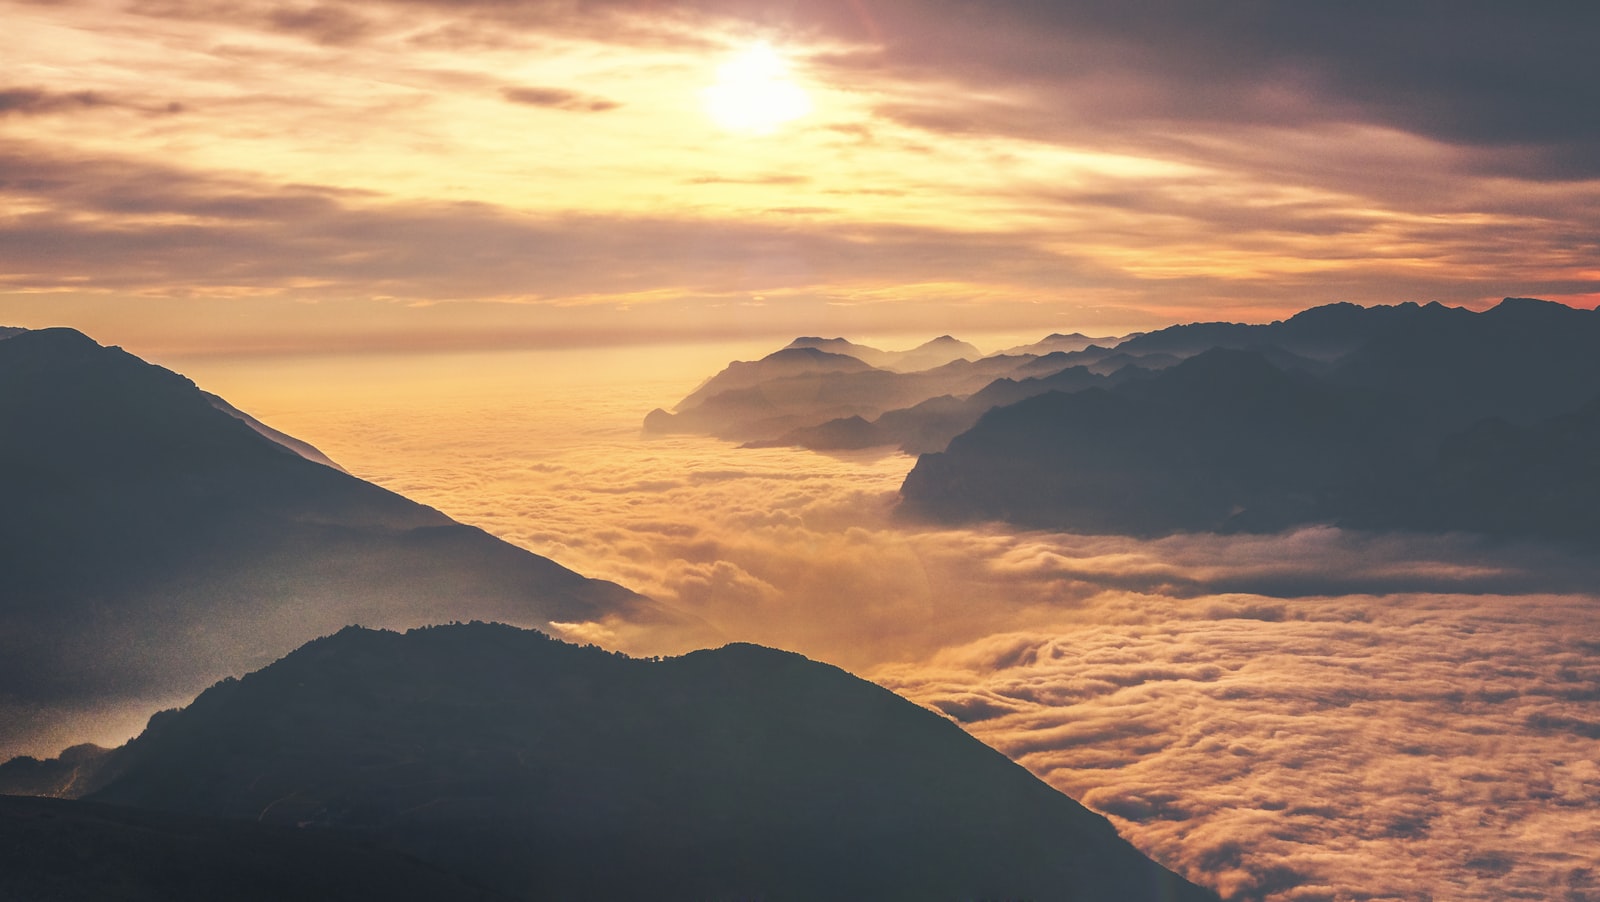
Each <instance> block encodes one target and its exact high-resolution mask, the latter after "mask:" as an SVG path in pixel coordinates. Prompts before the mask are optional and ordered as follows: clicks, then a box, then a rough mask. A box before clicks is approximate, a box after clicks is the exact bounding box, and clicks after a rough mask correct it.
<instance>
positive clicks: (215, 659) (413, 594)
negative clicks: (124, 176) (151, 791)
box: [0, 329, 654, 755]
mask: <svg viewBox="0 0 1600 902" xmlns="http://www.w3.org/2000/svg"><path fill="white" fill-rule="evenodd" d="M0 423H4V430H3V431H0V498H4V503H3V504H0V587H3V591H0V719H4V720H5V721H6V722H7V723H8V725H9V726H10V727H11V729H8V730H7V731H6V735H5V736H4V737H0V754H5V755H9V754H14V753H16V752H19V751H27V750H29V747H28V746H27V743H28V742H29V737H30V736H31V735H32V734H33V733H34V732H35V731H36V729H37V728H40V727H42V726H43V725H44V724H47V723H48V722H49V721H50V720H51V719H52V718H56V717H59V716H63V715H62V712H63V711H65V710H67V709H73V708H77V707H82V706H85V705H95V706H100V705H103V704H104V703H106V702H107V701H108V700H112V699H117V698H128V699H143V700H146V701H148V700H153V699H157V698H163V699H170V698H172V697H174V696H178V697H182V696H184V695H189V694H192V693H193V692H195V691H197V690H198V689H199V688H201V687H203V686H205V685H208V684H210V683H211V682H213V681H215V680H216V679H217V678H219V677H221V676H224V675H227V674H231V673H239V672H242V671H244V670H247V669H249V668H251V667H258V666H261V665H262V664H264V663H267V662H270V661H272V660H274V659H276V658H278V657H280V656H281V655H283V654H284V653H286V652H287V651H289V650H290V649H293V648H295V647H296V646H298V645H299V644H301V643H302V642H304V641H306V640H307V639H309V638H311V637H313V636H316V635H320V634H325V633H327V632H330V631H332V630H334V629H338V628H339V627H341V626H343V625H345V624H347V623H350V622H357V621H359V622H363V623H369V624H374V625H384V626H395V627H405V626H412V625H419V624H423V623H433V622H438V621H439V620H441V619H450V618H463V619H465V618H474V617H477V618H485V619H487V618H494V619H499V620H506V621H511V622H517V623H522V624H527V625H544V624H546V623H548V622H549V621H550V620H561V621H570V620H584V619H590V618H594V617H598V616H600V615H603V614H604V613H606V612H609V611H616V610H621V609H628V610H636V611H639V612H641V613H646V614H647V615H648V612H650V611H652V610H654V605H653V603H651V602H649V601H648V600H647V599H643V598H641V597H640V596H637V595H634V594H633V593H631V592H629V591H627V590H626V589H623V588H621V587H620V586H617V585H614V584H612V583H606V582H599V581H595V580H589V579H585V578H584V577H582V576H579V575H578V574H576V573H573V572H572V571H570V570H567V569H566V568H564V567H561V566H559V565H557V564H555V563H554V562H552V561H549V560H546V559H545V558H541V557H539V556H537V555H534V554H531V553H529V552H526V551H523V550H522V549H519V548H516V547H514V546H512V545H509V544H507V543H505V542H502V541H500V540H499V539H496V538H494V537H492V536H490V535H488V534H487V533H484V532H482V531H481V530H478V529H475V528H473V527H469V526H463V525H461V524H459V523H456V522H454V521H453V520H451V519H450V518H449V517H446V516H445V515H443V514H441V513H440V512H438V511H436V510H433V509H432V508H429V507H424V506H423V505H420V504H416V503H415V502H412V501H409V500H407V499H405V498H402V497H400V496H399V495H396V494H394V493H392V492H389V491H387V490H385V489H382V488H379V487H378V486H375V485H372V484H370V483H366V482H363V481H361V480H359V479H355V478H353V477H351V476H349V475H347V474H345V473H342V472H340V471H338V470H336V469H333V468H330V467H328V466H324V465H321V464H318V463H314V462H311V461H309V460H306V459H305V458H303V457H301V456H300V455H298V454H295V453H293V452H292V451H290V450H288V449H286V448H285V447H284V446H283V445H282V444H280V443H278V442H276V441H272V440H269V439H267V438H265V437H263V436H262V435H261V434H259V433H258V432H257V431H255V430H254V429H252V428H251V427H250V426H249V425H247V424H246V423H245V422H242V421H241V420H240V419H238V418H236V417H234V416H231V415H229V414H227V413H224V412H223V411H221V410H219V409H217V407H216V406H215V405H214V403H213V401H212V400H211V399H210V397H209V396H207V395H206V394H205V393H203V392H201V391H200V390H199V389H197V388H196V387H195V386H194V385H193V384H192V383H191V382H189V380H187V379H185V378H183V377H182V376H179V375H177V374H175V373H172V372H170V371H168V370H164V369H162V368H160V367H156V366H152V365H150V364H147V363H144V362H143V361H141V360H139V359H138V358H136V357H133V356H132V355H129V354H127V353H125V352H123V351H121V350H119V349H116V348H104V347H101V346H100V345H97V344H95V343H94V342H93V341H91V340H90V339H88V338H86V337H85V336H83V335H82V334H80V333H78V332H74V331H72V330H69V329H44V330H38V331H28V332H23V333H21V334H18V335H14V336H12V337H11V338H8V339H5V340H4V341H0Z"/></svg>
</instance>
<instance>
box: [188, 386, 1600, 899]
mask: <svg viewBox="0 0 1600 902" xmlns="http://www.w3.org/2000/svg"><path fill="white" fill-rule="evenodd" d="M517 360H518V358H516V357H515V356H514V355H513V356H507V357H506V358H503V359H502V361H501V364H500V365H498V366H497V367H489V368H487V369H484V370H475V371H474V372H473V373H472V374H470V375H467V374H461V373H456V374H454V375H451V374H449V373H446V372H443V371H437V372H436V371H434V370H431V369H429V367H430V366H442V365H443V364H440V363H434V364H426V363H421V362H417V361H412V362H410V363H408V364H406V365H407V366H408V367H412V368H414V369H410V370H407V371H406V372H404V373H392V374H390V377H389V378H388V379H387V381H385V380H381V379H375V381H373V382H372V383H370V385H369V387H368V389H369V390H358V389H359V387H354V388H351V389H349V390H347V391H346V392H345V393H344V394H340V393H339V392H337V391H335V392H323V393H322V394H320V395H319V396H318V397H319V398H320V400H319V401H318V402H317V403H316V404H314V405H312V404H308V403H306V402H305V401H304V400H303V399H300V398H299V396H291V393H290V388H291V387H292V382H293V380H287V381H285V380H283V379H280V380H279V381H278V383H277V384H278V386H279V389H278V391H279V392H280V393H279V394H276V395H274V394H271V393H264V394H263V395H262V397H261V398H260V403H261V404H262V405H265V407H266V408H267V409H265V410H261V409H256V408H252V407H251V406H249V404H248V403H246V402H247V401H248V400H249V399H241V398H239V397H230V400H233V401H234V402H235V403H236V404H239V406H241V407H244V408H245V409H247V410H251V411H252V412H253V413H257V415H258V416H261V417H262V418H263V419H265V420H267V421H268V422H269V423H271V424H272V425H274V426H276V427H278V428H282V429H285V430H286V431H288V432H290V433H292V434H296V435H299V436H300V437H303V438H307V439H310V440H311V441H313V442H314V443H316V444H318V445H319V446H321V447H322V449H323V450H324V451H327V452H328V453H329V454H331V455H332V456H333V457H334V459H336V460H338V461H339V462H340V463H342V464H343V465H344V466H346V467H347V468H349V469H351V470H352V471H353V472H356V473H357V474H358V475H362V476H365V477H367V478H371V479H373V480H374V481H377V482H380V483H382V484H384V485H386V486H388V487H390V488H393V489H395V490H397V491H400V492H401V493H403V494H406V495H408V496H410V497H413V498H416V499H418V500H420V501H424V502H425V503H429V504H432V505H434V506H436V507H439V508H440V509H442V510H444V511H445V512H446V513H448V514H450V515H451V516H454V517H456V518H457V519H460V520H463V521H465V522H468V523H473V524H475V525H479V526H482V527H484V528H486V529H488V530H489V531H491V532H493V533H496V534H498V535H501V536H503V537H505V538H507V539H509V540H511V541H514V542H516V543H518V544H521V545H523V546H524V547H527V548H529V549H531V550H534V551H536V552H538V553H541V554H545V555H548V556H550V557H553V558H555V559H556V560H558V561H560V562H561V563H563V564H566V565H567V566H570V567H573V568H574V569H577V570H579V571H580V572H583V573H585V574H588V575H591V576H599V577H605V578H608V579H614V580H616V581H618V582H621V583H624V584H626V585H628V586H629V587H631V588H634V589H636V590H638V591H641V592H644V593H646V594H649V595H652V596H654V597H656V598H657V599H659V600H661V601H664V602H667V603H669V604H672V605H675V606H677V607H679V608H680V609H682V610H684V611H685V612H687V613H691V614H693V615H695V617H696V618H698V620H699V621H700V622H701V623H703V624H704V625H703V627H699V628H682V629H679V630H677V631H675V632H674V633H671V634H667V633H663V632H662V631H661V628H660V627H659V626H656V625H651V624H636V623H630V622H627V621H625V620H620V619H612V620H608V621H604V622H595V623H574V624H564V625H562V626H561V631H562V632H563V633H564V634H565V635H566V636H567V637H568V638H571V639H575V640H583V641H595V642H599V643H601V644H604V645H607V646H610V647H615V648H621V649H623V650H627V651H630V652H634V653H640V654H658V653H672V652H676V651H682V650H685V649H687V648H690V647H694V646H698V645H706V644H718V643H721V642H724V641H733V640H740V641H753V642H759V643H762V644H767V645H773V646H779V647H784V648H789V649H793V650H796V651H800V652H802V653H804V654H807V655H810V656H811V657H814V658H817V659H820V660H826V661H830V662H833V663H837V664H840V665H841V666H845V667H847V668H848V669H850V670H852V671H854V672H856V673H858V674H861V675H863V676H866V677H868V678H871V679H874V680H876V681H878V682H880V683H883V684H884V685H886V686H889V687H890V688H892V689H894V690H896V691H898V692H900V693H902V694H904V695H906V696H908V697H910V698H912V699H914V700H916V701H918V702H920V703H922V704H925V705H927V706H929V707H932V708H934V709H936V710H939V711H942V712H944V713H945V714H946V715H948V716H950V717H951V718H953V719H955V720H956V721H958V722H960V723H961V724H962V725H963V726H964V727H965V728H966V729H968V730H969V731H970V732H972V733H973V734H974V735H976V736H977V737H979V738H980V739H982V740H984V741H985V742H988V743H990V744H991V745H994V746H995V747H997V748H999V749H1001V750H1002V751H1004V752H1005V753H1007V754H1008V755H1010V756H1012V757H1013V758H1015V759H1016V760H1018V761H1020V762H1021V763H1022V764H1024V765H1025V766H1027V767H1028V768H1030V769H1031V770H1033V771H1034V772H1035V773H1037V774H1039V775H1040V776H1041V777H1042V778H1044V779H1045V780H1047V781H1049V782H1050V783H1051V784H1053V785H1055V786H1057V787H1059V788H1060V789H1062V790H1063V791H1065V792H1067V793H1068V794H1070V795H1072V796H1073V797H1075V798H1077V799H1079V800H1081V801H1083V802H1084V803H1085V804H1087V805H1089V806H1090V807H1092V808H1095V809H1096V810H1098V811H1100V812H1102V813H1104V814H1106V815H1108V816H1109V817H1111V818H1112V820H1113V822H1114V823H1115V824H1116V826H1117V828H1118V829H1119V830H1120V831H1122V832H1123V833H1124V835H1126V836H1128V837H1129V838H1130V839H1131V840H1133V841H1134V842H1135V843H1136V844H1137V845H1139V846H1140V847H1141V848H1143V849H1145V850H1146V851H1148V852H1150V853H1151V854H1153V855H1154V856H1156V857H1157V858H1159V859H1160V860H1162V861H1163V862H1165V863H1167V864H1169V865H1171V866H1173V867H1175V868H1177V869H1179V870H1181V871H1183V872H1184V873H1186V874H1187V875H1189V876H1190V877H1192V878H1194V879H1196V880H1198V881H1201V882H1203V883H1207V884H1209V885H1212V886H1215V887H1217V888H1218V889H1220V890H1222V891H1223V892H1224V894H1225V895H1227V896H1229V897H1231V898H1236V899H1243V900H1253V899H1262V900H1266V899H1271V900H1311V899H1339V900H1357V899H1380V898H1403V899H1473V900H1477V899H1481V900H1504V899H1521V898H1525V899H1568V900H1582V899H1600V856H1597V854H1596V852H1595V850H1596V849H1600V614H1597V605H1600V595H1597V593H1596V591H1595V587H1596V586H1600V581H1597V580H1596V577H1597V576H1600V565H1597V564H1596V563H1595V562H1593V561H1591V560H1589V559H1588V558H1586V557H1585V556H1584V555H1583V554H1581V553H1577V552H1571V551H1563V550H1560V549H1552V548H1546V547H1540V546H1537V545H1529V544H1518V543H1503V542H1502V543H1490V542H1486V541H1484V540H1481V539H1476V538H1472V537H1468V536H1431V537H1429V536H1408V535H1378V534H1362V533H1351V532H1345V531H1341V530H1337V529H1331V528H1309V529H1302V530H1297V531H1294V532H1290V533H1286V534H1281V535H1272V536H1226V537H1225V536H1210V535H1206V536H1175V537H1170V538H1166V539H1159V540H1136V539H1129V538H1123V537H1106V536H1075V535H1065V534H1050V533H1038V532H1032V533H1019V532H1015V531H1012V530H1008V529H1006V528H1003V527H1001V526H999V525H989V526H985V527H982V528H970V529H948V528H939V527H935V526H930V525H926V524H916V523H909V522H903V521H902V520H901V519H900V518H898V517H897V515H896V512H895V501H896V494H895V492H896V489H897V487H898V484H899V481H900V479H901V478H902V477H903V475H904V473H905V472H906V470H907V469H908V468H909V466H910V464H911V460H910V459H909V458H906V457H903V456H899V455H873V454H860V455H851V456H843V457H830V456H825V455H819V454H814V453H810V452H802V451H793V450H787V449H762V450H751V449H740V448H736V447H734V446H732V445H729V444H726V443H722V442H717V441H713V440H709V439H702V438H697V437H669V438H657V439H646V438H644V437H642V436H641V435H640V434H639V428H638V427H639V421H640V419H642V416H643V414H644V413H645V412H646V411H648V410H649V409H650V408H651V407H654V406H667V405H670V403H671V402H672V401H674V400H676V398H678V397H681V396H682V395H683V394H684V393H686V392H687V391H688V390H689V389H691V388H693V382H692V381H687V382H686V381H685V377H684V375H683V374H684V373H685V372H687V370H682V371H672V372H671V373H665V372H663V371H660V370H646V371H643V372H644V375H640V371H638V370H635V371H634V374H633V375H631V376H626V377H625V376H624V375H616V374H615V373H614V371H612V370H607V371H606V372H612V373H613V375H612V376H610V377H608V378H601V379H596V378H590V379H587V380H586V379H579V378H572V379H568V380H565V381H561V380H558V381H556V382H554V383H553V382H552V381H551V380H550V379H549V378H548V374H547V373H545V372H544V371H543V370H541V368H540V366H539V365H536V363H535V362H532V361H523V362H522V363H520V364H516V361H517ZM514 364H515V365H514ZM368 365H369V366H370V365H371V364H370V363H369V364H368ZM417 368H420V369H417ZM713 368H714V365H713V366H710V367H702V369H701V375H704V374H705V372H709V370H710V369H713ZM407 380H411V382H413V383H414V384H415V386H416V390H415V391H410V392H407V391H404V390H399V391H397V390H396V389H397V388H399V389H404V387H405V385H406V384H407ZM319 381H320V383H321V384H326V382H325V381H323V380H316V379H312V378H310V377H309V376H308V377H307V382H308V384H310V383H314V382H319ZM201 383H202V385H204V384H205V380H204V379H202V380H201ZM246 384H248V383H247V382H241V383H240V385H241V388H243V387H244V386H245V385H246ZM486 384H487V385H489V386H491V389H485V388H484V386H485V385H486ZM379 386H383V388H382V389H381V390H380V389H379ZM224 394H226V392H224Z"/></svg>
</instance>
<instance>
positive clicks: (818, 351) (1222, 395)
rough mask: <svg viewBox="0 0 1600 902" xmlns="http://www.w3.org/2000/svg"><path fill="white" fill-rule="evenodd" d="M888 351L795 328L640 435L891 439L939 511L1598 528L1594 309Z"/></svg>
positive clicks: (1560, 531)
mask: <svg viewBox="0 0 1600 902" xmlns="http://www.w3.org/2000/svg"><path fill="white" fill-rule="evenodd" d="M941 342H942V344H941ZM952 342H953V340H951V341H946V340H945V339H940V340H938V341H937V342H934V343H930V345H933V346H936V347H941V348H944V349H945V350H946V351H954V349H955V347H956V346H955V345H954V344H953V343H952ZM924 347H925V348H926V347H929V346H928V345H925V346H924ZM967 347H968V348H970V346H967ZM802 355H803V356H802ZM887 360H888V358H887V357H886V356H884V352H881V351H877V350H875V349H871V348H863V347H862V346H860V345H856V344H854V343H852V342H849V341H847V340H845V339H827V340H824V339H816V338H802V339H797V340H796V341H795V342H794V343H792V344H791V345H790V346H789V347H788V348H786V349H784V350H781V351H778V352H776V353H774V354H772V355H769V356H768V357H766V358H764V359H762V360H760V361H756V362H754V363H734V364H730V365H729V366H728V368H727V369H725V370H724V371H723V372H722V373H719V374H718V375H717V376H715V377H713V378H712V379H710V380H709V381H708V382H707V383H706V384H705V385H703V386H702V387H701V388H700V389H698V390H697V391H695V392H694V393H692V394H691V395H689V396H688V397H686V398H685V399H684V400H683V401H681V402H680V403H679V404H678V405H677V406H676V407H675V408H674V412H673V413H668V412H666V411H664V410H656V411H652V412H651V413H650V415H649V416H648V417H646V420H645V431H646V432H647V433H666V432H692V433H701V434H707V435H713V436H717V437H720V438H724V439H730V440H734V441H740V442H744V443H746V444H748V445H751V446H761V447H769V446H795V447H801V448H809V449H812V450H817V451H854V450H860V449H867V448H897V449H899V450H901V451H904V452H906V453H909V454H915V455H919V459H918V460H917V463H916V465H915V467H914V468H913V469H912V470H911V472H910V473H909V474H908V476H907V478H906V481H905V484H904V486H903V487H902V489H901V495H902V498H903V503H902V505H901V511H902V513H903V514H904V515H907V516H911V517H921V518H932V519H936V520H941V521H945V522H969V521H974V520H985V519H998V520H1006V521H1010V522H1012V523H1016V524H1019V525H1023V526H1028V527H1043V528H1058V529H1071V530H1081V531H1090V532H1111V533H1126V534H1132V535H1164V534H1168V533H1173V532H1186V531H1276V530H1280V529H1284V528H1288V527H1291V526H1296V525H1300V524H1306V523H1334V524H1340V525H1344V526H1350V527H1360V528H1371V529H1401V530H1422V531H1429V532H1439V531H1452V530H1462V531H1471V532H1479V533H1485V534H1489V535H1505V536H1532V537H1543V538H1560V539H1581V540H1583V541H1589V540H1592V539H1595V538H1600V513H1597V512H1600V487H1597V484H1600V472H1597V471H1596V466H1600V464H1595V463H1591V462H1592V461H1600V440H1597V439H1596V437H1595V435H1594V431H1595V429H1596V428H1597V427H1596V426H1595V419H1596V417H1597V415H1600V414H1597V411H1600V406H1597V405H1600V313H1596V312H1594V311H1590V310H1577V309H1574V308H1571V307H1567V306H1564V305H1561V304H1555V303H1551V302H1549V301H1541V300H1537V299H1532V298H1506V299H1505V300H1504V301H1502V302H1501V303H1500V304H1499V305H1497V306H1495V307H1494V308H1492V309H1490V310H1487V311H1484V312H1482V313H1476V312H1473V311H1470V310H1466V309H1462V308H1458V307H1446V306H1444V305H1441V304H1438V303H1430V304H1426V305H1418V304H1412V303H1407V304H1398V305H1394V306H1377V307H1359V306H1356V305H1354V304H1330V305H1326V306H1322V307H1315V308H1312V309H1310V310H1306V311H1304V312H1302V313H1299V314H1297V315H1295V316H1293V317H1290V318H1289V319H1286V320H1282V321H1279V322H1274V323H1267V324H1259V325H1257V324H1241V323H1221V322H1218V323H1191V324H1186V325H1178V326H1173V327H1171V328H1167V329H1161V330H1158V331H1154V332H1148V333H1140V334H1135V335H1129V336H1124V337H1122V338H1117V339H1094V338H1090V337H1088V336H1083V335H1078V334H1074V335H1052V336H1049V337H1047V338H1045V339H1044V340H1042V341H1040V342H1037V343H1035V344H1032V345H1022V346H1019V347H1015V348H1010V349H1008V350H1006V351H1005V352H1002V353H1001V354H996V355H990V356H987V357H980V356H972V355H971V354H967V355H966V356H964V357H962V358H961V359H959V360H955V361H948V362H945V363H943V364H941V365H939V366H936V367H933V368H930V369H926V370H921V371H891V370H889V369H887V368H886V363H887ZM898 362H899V363H902V364H903V363H904V360H900V361H898Z"/></svg>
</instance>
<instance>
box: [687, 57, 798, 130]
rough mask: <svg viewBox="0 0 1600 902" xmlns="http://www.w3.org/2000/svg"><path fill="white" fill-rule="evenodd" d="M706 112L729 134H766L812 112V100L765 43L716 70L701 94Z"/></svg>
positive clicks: (781, 59) (780, 59) (780, 58)
mask: <svg viewBox="0 0 1600 902" xmlns="http://www.w3.org/2000/svg"><path fill="white" fill-rule="evenodd" d="M701 97H702V99H703V100H704V102H705V105H706V112H708V113H710V114H711V118H712V119H713V120H715V121H716V123H717V124H718V125H720V126H722V127H723V128H725V129H727V130H728V131H732V132H741V133H744V134H752V135H767V134H771V133H772V132H774V131H776V130H777V128H778V126H780V125H782V124H783V123H785V122H790V121H792V120H795V119H798V118H800V117H801V116H804V115H805V114H806V113H809V112H811V98H810V97H808V96H806V92H805V89H803V88H801V87H800V86H799V85H797V84H795V83H794V82H793V81H792V80H790V78H789V70H788V66H787V65H785V63H784V61H783V58H782V57H780V56H778V54H777V53H776V52H775V51H774V50H773V49H772V47H771V46H770V45H768V44H766V43H760V44H752V45H751V46H750V47H748V48H746V49H745V50H743V51H742V52H740V53H739V55H738V56H736V57H734V58H733V59H731V60H729V61H728V62H726V63H724V64H722V66H720V67H719V68H718V69H717V83H716V84H714V85H712V86H711V87H709V88H706V89H705V90H704V91H702V92H701Z"/></svg>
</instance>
